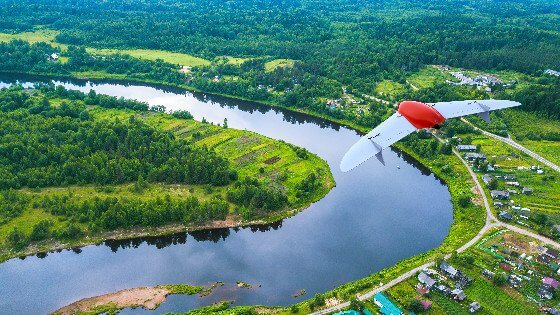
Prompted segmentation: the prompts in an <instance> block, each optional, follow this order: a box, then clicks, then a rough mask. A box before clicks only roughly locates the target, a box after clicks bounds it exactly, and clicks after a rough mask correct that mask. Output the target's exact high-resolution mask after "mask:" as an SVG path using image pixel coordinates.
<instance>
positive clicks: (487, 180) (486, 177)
mask: <svg viewBox="0 0 560 315" xmlns="http://www.w3.org/2000/svg"><path fill="white" fill-rule="evenodd" d="M482 181H483V182H484V184H486V186H488V184H490V182H491V181H492V175H490V174H484V175H482Z"/></svg>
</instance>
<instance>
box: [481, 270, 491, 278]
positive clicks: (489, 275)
mask: <svg viewBox="0 0 560 315" xmlns="http://www.w3.org/2000/svg"><path fill="white" fill-rule="evenodd" d="M482 275H483V276H484V277H486V278H488V279H490V280H492V279H494V272H492V271H490V270H488V269H484V270H483V271H482Z"/></svg>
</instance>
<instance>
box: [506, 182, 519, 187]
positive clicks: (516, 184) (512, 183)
mask: <svg viewBox="0 0 560 315" xmlns="http://www.w3.org/2000/svg"><path fill="white" fill-rule="evenodd" d="M506 185H508V186H514V187H519V186H520V184H519V182H506Z"/></svg>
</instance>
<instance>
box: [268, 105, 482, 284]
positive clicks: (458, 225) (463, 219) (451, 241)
mask: <svg viewBox="0 0 560 315" xmlns="http://www.w3.org/2000/svg"><path fill="white" fill-rule="evenodd" d="M261 104H262V102H261ZM276 107H283V106H276ZM283 108H285V107H283ZM288 110H293V109H290V108H288ZM296 111H297V112H303V113H305V111H302V110H296ZM307 114H309V113H307ZM313 116H317V117H321V115H313ZM322 118H324V119H327V120H329V121H333V122H336V123H344V122H343V121H341V120H336V119H332V118H328V117H322ZM344 125H346V126H350V127H353V128H354V129H358V130H360V131H361V132H364V131H367V127H363V126H356V125H355V124H353V123H351V122H346V123H344ZM398 147H399V149H401V150H403V151H404V152H405V153H408V154H409V155H412V156H414V152H413V151H412V150H411V149H409V148H406V147H404V146H402V145H399V146H398ZM415 159H416V160H419V161H420V162H421V163H422V164H424V165H426V166H428V167H429V168H430V169H432V171H434V172H435V173H436V174H438V173H439V175H440V178H443V179H444V180H445V181H446V182H447V185H448V187H449V190H450V191H451V194H452V197H453V199H454V200H456V198H458V196H459V195H460V193H462V191H463V188H464V187H462V184H461V183H462V182H463V178H461V177H460V176H459V177H458V178H455V177H452V176H446V177H447V179H446V177H444V174H443V172H441V165H438V164H446V163H453V161H452V158H449V157H445V159H443V160H438V161H437V162H434V161H432V164H430V161H428V160H427V159H421V158H420V157H419V156H415ZM456 162H458V161H455V163H456ZM455 163H453V164H455ZM454 168H455V167H454ZM456 172H457V173H458V174H460V172H461V169H460V168H459V169H458V170H456ZM467 186H468V185H467ZM469 188H470V187H467V190H469V191H470V189H469ZM454 209H455V210H454V213H455V215H454V216H455V220H454V223H453V226H452V228H451V232H450V234H449V235H448V237H447V238H446V241H444V243H443V244H446V245H447V244H448V245H447V246H445V247H443V248H438V250H439V251H443V250H445V251H447V250H452V249H451V247H454V246H455V245H456V244H458V243H460V242H461V241H462V240H463V239H467V238H468V237H469V233H461V231H462V229H463V228H465V227H468V226H469V225H471V223H472V221H471V220H470V219H472V217H473V216H472V214H473V212H474V214H476V211H474V210H471V209H469V211H465V210H463V209H459V208H458V207H457V205H456V204H455V207H454ZM475 234H476V233H475ZM433 255H437V251H436V250H432V251H430V252H428V253H425V254H421V255H419V256H415V257H413V258H410V259H407V260H405V261H403V262H401V263H398V264H397V265H395V266H393V267H391V268H389V269H385V270H383V271H381V272H380V273H377V274H382V275H384V276H381V277H379V278H381V279H385V278H390V277H391V274H394V273H398V270H401V269H406V268H408V266H410V265H416V264H421V263H420V262H421V261H426V260H428V259H429V257H432V256H433ZM395 270H396V271H395ZM374 279H375V278H372V277H370V278H366V280H365V281H364V285H362V284H361V283H358V282H359V281H360V280H358V281H356V282H352V283H350V284H348V286H346V285H345V286H343V287H344V288H343V289H341V294H344V293H345V292H347V293H348V294H350V295H351V293H350V292H356V291H360V290H362V291H363V290H367V288H368V287H371V286H373V285H376V284H378V282H377V283H375V281H374Z"/></svg>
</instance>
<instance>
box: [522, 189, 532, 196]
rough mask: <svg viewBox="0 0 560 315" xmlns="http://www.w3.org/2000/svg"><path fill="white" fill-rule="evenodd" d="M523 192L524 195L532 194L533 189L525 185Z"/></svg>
mask: <svg viewBox="0 0 560 315" xmlns="http://www.w3.org/2000/svg"><path fill="white" fill-rule="evenodd" d="M521 193H522V194H524V195H532V194H533V189H531V188H527V187H523V190H522V191H521Z"/></svg>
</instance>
